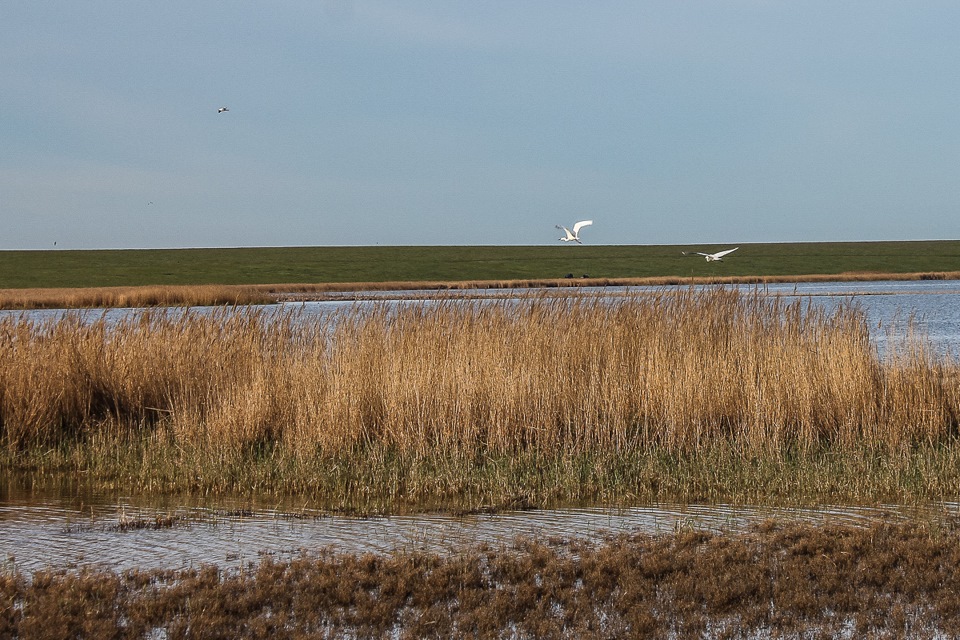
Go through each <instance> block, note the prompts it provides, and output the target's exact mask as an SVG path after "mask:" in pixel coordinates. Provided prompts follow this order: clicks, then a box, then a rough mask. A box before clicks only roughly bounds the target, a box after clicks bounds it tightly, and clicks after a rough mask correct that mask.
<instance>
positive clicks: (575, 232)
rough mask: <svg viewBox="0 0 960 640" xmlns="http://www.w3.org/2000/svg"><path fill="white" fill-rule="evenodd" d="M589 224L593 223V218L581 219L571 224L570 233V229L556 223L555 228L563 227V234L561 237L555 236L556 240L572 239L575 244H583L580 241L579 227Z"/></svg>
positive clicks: (568, 240) (565, 240) (567, 240)
mask: <svg viewBox="0 0 960 640" xmlns="http://www.w3.org/2000/svg"><path fill="white" fill-rule="evenodd" d="M591 224H593V220H581V221H580V222H578V223H577V224H575V225H573V233H570V229H567V228H566V227H564V226H563V225H559V224H558V225H557V229H563V233H564V234H565V235H564V237H562V238H557V240H563V241H564V242H570V241H571V240H572V241H574V242H576V243H577V244H583V243H582V242H580V229H582V228H584V227H589V226H590V225H591Z"/></svg>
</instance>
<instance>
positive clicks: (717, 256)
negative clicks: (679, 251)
mask: <svg viewBox="0 0 960 640" xmlns="http://www.w3.org/2000/svg"><path fill="white" fill-rule="evenodd" d="M739 248H740V247H734V248H733V249H727V250H726V251H718V252H716V253H701V252H699V251H684V252H683V255H685V256H703V257H704V258H706V259H707V262H723V256H725V255H727V254H728V253H733V252H734V251H736V250H737V249H739Z"/></svg>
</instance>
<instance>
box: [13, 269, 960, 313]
mask: <svg viewBox="0 0 960 640" xmlns="http://www.w3.org/2000/svg"><path fill="white" fill-rule="evenodd" d="M888 280H889V281H920V280H927V281H949V280H960V271H951V272H923V273H842V274H809V275H799V276H786V275H782V276H727V277H712V278H711V277H692V278H682V277H676V276H659V277H647V278H553V279H537V280H466V281H397V282H389V281H385V282H327V283H313V284H310V283H293V284H261V285H257V284H253V285H238V284H235V285H231V284H223V285H162V286H159V285H144V286H130V287H69V288H29V289H0V309H5V310H29V309H70V308H77V309H90V308H116V307H168V306H218V305H245V304H277V303H283V302H309V301H322V300H327V299H330V298H331V297H332V296H333V294H344V293H349V292H352V291H355V292H385V291H417V290H423V291H434V292H436V293H437V295H443V294H445V293H450V292H457V291H458V292H463V293H467V292H469V291H472V290H491V289H493V290H506V289H521V290H522V289H529V290H535V289H563V288H569V289H577V288H580V287H642V286H648V287H657V286H683V285H691V286H700V285H723V284H729V285H764V284H783V283H791V282H795V283H801V282H877V281H888ZM336 299H342V295H337V296H336Z"/></svg>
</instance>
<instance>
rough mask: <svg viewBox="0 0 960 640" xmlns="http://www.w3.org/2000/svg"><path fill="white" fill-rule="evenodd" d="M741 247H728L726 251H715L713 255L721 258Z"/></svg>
mask: <svg viewBox="0 0 960 640" xmlns="http://www.w3.org/2000/svg"><path fill="white" fill-rule="evenodd" d="M739 248H740V247H734V248H733V249H727V250H726V251H719V252H717V253H714V254H713V256H712V257H713V258H715V259H718V260H719V259H720V258H722V257H723V256H725V255H727V254H728V253H733V252H734V251H736V250H737V249H739Z"/></svg>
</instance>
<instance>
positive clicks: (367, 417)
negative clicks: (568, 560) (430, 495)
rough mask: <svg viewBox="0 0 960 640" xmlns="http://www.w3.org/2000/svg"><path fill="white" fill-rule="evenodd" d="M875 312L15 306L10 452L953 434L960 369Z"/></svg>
mask: <svg viewBox="0 0 960 640" xmlns="http://www.w3.org/2000/svg"><path fill="white" fill-rule="evenodd" d="M957 372H958V371H957V365H956V363H954V362H953V361H952V360H945V359H943V358H933V357H931V356H930V355H929V354H928V353H927V352H926V351H925V349H924V344H923V342H922V341H921V340H918V339H914V340H910V341H907V342H904V343H903V344H901V345H900V346H899V348H898V349H896V350H895V353H894V354H893V355H891V356H890V357H889V358H887V359H885V360H884V361H883V362H881V361H880V360H879V359H878V356H877V354H876V352H875V350H874V348H873V347H872V346H871V343H870V340H869V336H868V330H867V327H866V326H865V321H864V318H863V317H862V315H861V314H860V313H859V312H858V311H857V310H856V309H855V308H850V307H841V308H840V309H838V310H837V311H836V312H835V313H833V314H827V313H826V312H824V311H823V310H821V309H820V308H817V307H813V306H807V305H806V304H805V303H803V302H802V301H799V300H796V301H793V302H787V301H785V300H783V299H779V298H769V297H764V296H762V295H759V294H757V293H747V294H745V293H740V292H737V291H731V290H714V291H695V290H685V291H680V292H667V291H664V292H660V293H656V294H652V295H644V296H639V295H637V296H629V297H626V298H622V299H617V300H599V299H596V298H592V297H587V296H576V297H573V298H564V299H553V298H548V297H543V296H537V297H533V298H530V299H527V300H523V301H520V302H516V301H496V302H485V303H482V304H477V303H475V302H462V301H460V302H458V301H454V300H451V301H444V302H439V303H431V304H427V303H412V304H408V305H403V306H400V307H398V308H389V307H387V306H374V307H372V308H371V309H368V310H366V311H359V310H354V311H348V312H343V313H339V314H335V315H333V316H331V317H328V318H327V319H325V320H323V321H319V322H314V321H307V320H306V319H305V318H302V317H299V316H298V315H297V314H296V313H292V312H276V313H271V312H264V311H257V310H246V309H233V310H223V311H219V312H214V313H212V314H201V313H198V312H191V311H188V310H178V311H149V312H143V313H141V314H138V315H136V316H131V317H130V318H128V319H125V320H121V321H119V322H118V323H116V324H109V323H107V322H106V321H104V320H103V319H99V320H95V321H92V322H91V321H88V320H85V319H84V318H83V317H82V316H81V315H76V314H68V315H67V316H65V317H62V318H61V319H58V320H54V321H47V322H42V323H39V324H36V323H33V322H30V321H27V320H23V319H16V318H6V319H4V320H3V321H2V322H0V439H2V442H3V445H4V446H5V447H6V449H7V451H8V453H9V452H14V451H17V450H23V449H27V448H30V447H36V446H50V445H55V444H59V443H63V442H65V441H66V442H78V441H80V442H82V441H89V440H90V439H91V438H94V437H96V436H97V435H98V434H108V435H109V434H129V433H141V434H143V433H154V434H157V437H160V436H163V437H169V438H170V440H171V443H172V444H173V445H174V446H176V447H189V448H191V449H203V450H205V451H208V452H209V455H211V456H213V455H221V454H229V453H232V452H233V453H235V452H246V451H251V450H252V449H255V448H257V447H263V446H264V445H270V446H281V447H283V448H284V449H285V450H286V451H288V452H290V453H291V455H295V456H300V457H304V456H306V457H309V456H313V455H316V454H321V455H328V456H329V455H342V454H349V453H350V452H353V451H356V450H357V449H358V448H366V449H370V448H375V449H380V450H384V451H386V450H389V451H392V452H395V453H397V454H399V455H402V456H408V457H414V458H417V457H430V456H435V455H436V454H437V452H442V453H443V454H444V455H459V456H467V457H470V456H476V455H502V454H507V455H512V454H516V453H518V452H536V453H545V454H549V455H554V454H558V453H559V454H561V455H578V454H584V453H590V452H610V451H617V452H626V451H634V450H644V449H649V448H655V449H658V450H662V451H668V452H696V451H700V450H705V449H709V448H711V447H713V446H716V445H717V444H718V443H727V444H734V445H735V446H736V447H737V448H738V449H740V450H743V451H748V452H754V453H757V454H762V455H771V454H772V455H779V454H782V453H784V452H787V451H790V450H794V449H797V448H799V449H801V450H804V449H809V448H815V447H821V446H823V445H828V446H830V447H836V448H838V449H839V450H853V449H861V448H864V447H866V448H877V449H880V450H884V451H888V452H889V451H899V450H905V449H908V448H910V447H912V446H914V445H917V444H924V443H926V444H931V443H933V444H936V443H943V442H946V441H948V440H950V439H951V438H952V437H953V436H954V435H955V434H956V428H957V419H958V409H960V378H958V376H957Z"/></svg>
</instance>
